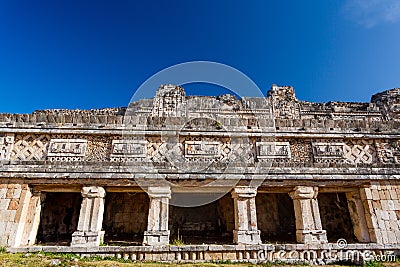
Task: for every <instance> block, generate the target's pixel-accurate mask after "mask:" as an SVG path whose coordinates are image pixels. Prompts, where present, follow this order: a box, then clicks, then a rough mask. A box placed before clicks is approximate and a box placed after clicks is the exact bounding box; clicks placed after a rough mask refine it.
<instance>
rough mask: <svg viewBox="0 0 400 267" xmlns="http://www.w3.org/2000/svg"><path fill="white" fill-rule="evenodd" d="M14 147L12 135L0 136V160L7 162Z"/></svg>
mask: <svg viewBox="0 0 400 267" xmlns="http://www.w3.org/2000/svg"><path fill="white" fill-rule="evenodd" d="M13 145H14V134H4V135H0V160H9V159H10V154H11V150H12V148H13Z"/></svg>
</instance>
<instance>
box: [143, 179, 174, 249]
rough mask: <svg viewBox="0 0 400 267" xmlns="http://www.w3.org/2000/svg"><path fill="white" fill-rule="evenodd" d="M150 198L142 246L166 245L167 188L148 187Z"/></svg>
mask: <svg viewBox="0 0 400 267" xmlns="http://www.w3.org/2000/svg"><path fill="white" fill-rule="evenodd" d="M147 194H148V195H149V197H150V205H149V217H148V220H147V231H145V232H144V239H143V244H144V245H153V246H154V245H168V244H169V234H170V232H169V230H168V205H169V200H170V198H171V189H170V187H169V186H163V187H161V186H160V187H149V188H148V190H147Z"/></svg>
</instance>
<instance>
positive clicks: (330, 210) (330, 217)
mask: <svg viewBox="0 0 400 267" xmlns="http://www.w3.org/2000/svg"><path fill="white" fill-rule="evenodd" d="M318 206H319V212H320V215H321V223H322V229H324V230H326V232H327V236H328V241H329V242H336V241H337V240H338V239H340V238H344V239H346V240H347V242H355V241H356V240H357V239H356V238H355V236H354V231H353V224H352V221H351V218H350V212H349V208H348V205H347V198H346V194H345V193H320V194H318Z"/></svg>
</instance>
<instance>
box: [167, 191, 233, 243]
mask: <svg viewBox="0 0 400 267" xmlns="http://www.w3.org/2000/svg"><path fill="white" fill-rule="evenodd" d="M234 220H235V218H234V208H233V199H232V197H231V195H230V194H226V195H225V196H223V197H222V198H220V199H218V200H216V201H213V202H211V203H209V204H206V205H202V206H197V207H178V206H170V210H169V229H170V231H171V237H170V242H171V243H172V244H174V243H176V242H180V243H183V244H203V243H204V244H230V243H232V238H233V229H234V226H235V221H234Z"/></svg>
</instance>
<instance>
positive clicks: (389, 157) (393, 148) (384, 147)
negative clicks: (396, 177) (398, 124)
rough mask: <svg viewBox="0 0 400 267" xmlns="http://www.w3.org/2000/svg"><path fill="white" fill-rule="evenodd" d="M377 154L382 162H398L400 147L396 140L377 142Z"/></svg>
mask: <svg viewBox="0 0 400 267" xmlns="http://www.w3.org/2000/svg"><path fill="white" fill-rule="evenodd" d="M376 146H377V148H378V150H377V155H378V158H379V161H380V162H381V163H383V164H394V163H397V164H398V163H400V147H399V143H398V141H392V142H377V144H376Z"/></svg>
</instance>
